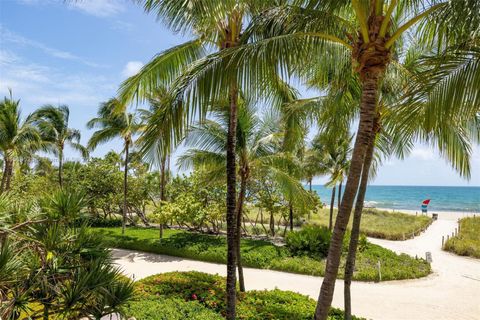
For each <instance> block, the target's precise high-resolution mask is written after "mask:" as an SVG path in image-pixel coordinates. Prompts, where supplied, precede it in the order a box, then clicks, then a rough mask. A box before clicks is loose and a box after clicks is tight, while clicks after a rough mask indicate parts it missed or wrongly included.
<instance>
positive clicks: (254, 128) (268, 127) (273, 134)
mask: <svg viewBox="0 0 480 320" xmlns="http://www.w3.org/2000/svg"><path fill="white" fill-rule="evenodd" d="M228 111H229V110H228V108H227V107H226V106H220V107H218V109H217V111H216V112H213V113H212V114H211V115H212V117H213V118H214V119H212V120H205V121H203V122H202V123H200V124H199V125H198V126H195V127H193V128H192V129H191V130H190V131H189V133H188V135H187V137H186V139H185V143H186V145H187V146H189V147H192V148H191V149H189V150H187V151H186V152H185V153H184V154H183V155H182V156H180V157H179V160H178V161H179V164H180V166H181V167H183V168H189V167H192V166H193V167H197V168H198V167H201V168H202V169H203V170H206V171H207V172H208V176H209V177H210V178H211V179H215V178H216V179H221V180H223V179H224V177H225V172H224V168H225V163H226V158H225V148H226V141H227V136H228V121H229V115H228ZM237 121H238V122H237V133H236V136H237V137H236V138H237V139H236V143H237V145H236V161H237V167H238V173H237V175H238V178H239V180H240V190H239V194H238V201H237V208H236V224H237V225H236V227H237V238H236V241H237V245H236V251H237V267H238V271H239V272H238V274H239V283H240V290H241V291H245V283H244V279H243V269H242V264H241V256H240V239H241V230H240V223H241V218H242V216H243V208H244V203H245V198H246V193H247V188H248V185H249V183H250V180H251V177H252V176H255V175H257V176H259V175H261V174H262V173H265V172H269V173H270V174H271V176H272V178H273V179H274V180H275V181H276V182H277V183H278V185H279V187H280V189H281V192H282V193H283V194H284V195H285V196H286V197H288V196H289V195H291V194H295V195H296V198H295V204H296V205H297V206H298V207H300V208H304V207H305V208H306V207H308V205H309V204H310V203H311V196H310V194H309V193H308V192H306V190H305V189H304V188H303V187H302V185H301V183H300V180H299V179H298V176H294V175H292V172H295V170H294V168H293V167H294V166H295V165H296V164H295V163H294V162H292V160H291V157H290V156H289V155H288V154H285V153H283V152H282V145H283V141H282V140H283V139H282V135H283V133H282V132H281V131H279V130H282V128H281V127H280V128H279V126H278V123H279V121H280V117H279V116H278V115H274V114H270V115H268V116H264V117H263V118H262V119H260V118H259V117H258V116H257V115H256V114H255V109H254V108H253V106H251V105H250V104H248V103H247V102H245V101H243V100H242V101H240V104H239V109H238V119H237ZM299 171H300V168H296V173H297V174H298V172H299Z"/></svg>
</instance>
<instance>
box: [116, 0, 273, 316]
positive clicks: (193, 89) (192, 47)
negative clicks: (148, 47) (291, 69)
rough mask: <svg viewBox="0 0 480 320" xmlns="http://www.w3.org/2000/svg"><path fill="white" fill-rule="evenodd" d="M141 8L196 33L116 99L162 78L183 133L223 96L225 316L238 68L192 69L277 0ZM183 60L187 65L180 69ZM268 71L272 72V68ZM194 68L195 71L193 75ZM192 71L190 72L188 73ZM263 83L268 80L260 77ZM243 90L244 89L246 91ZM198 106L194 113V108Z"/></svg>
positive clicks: (150, 1) (171, 1)
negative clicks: (213, 72)
mask: <svg viewBox="0 0 480 320" xmlns="http://www.w3.org/2000/svg"><path fill="white" fill-rule="evenodd" d="M138 2H140V3H142V4H143V7H144V9H145V11H146V12H154V13H156V15H157V16H158V17H160V18H162V19H163V20H164V21H165V22H166V24H167V25H168V26H169V27H171V28H172V29H174V30H175V31H180V32H182V31H183V32H187V31H188V32H189V31H193V32H194V33H195V34H196V39H194V40H192V41H189V42H186V43H184V44H181V45H179V46H176V47H174V48H172V49H169V50H167V51H165V52H163V53H162V54H160V55H158V56H157V57H155V58H154V59H153V60H152V61H151V62H150V63H148V64H147V65H146V66H145V67H143V68H142V70H141V71H140V72H139V73H138V74H137V75H135V76H133V77H132V78H130V79H128V80H127V81H126V82H125V83H124V84H123V85H122V88H121V93H120V97H121V100H122V101H124V102H126V101H130V100H131V99H132V98H133V97H134V96H136V97H137V98H140V99H145V98H147V97H148V95H149V94H150V93H151V92H152V91H153V90H154V89H156V88H158V87H160V86H161V85H162V84H167V85H170V83H171V82H172V81H173V80H174V79H177V78H178V76H179V75H180V74H181V75H182V76H181V77H179V78H178V80H176V81H175V84H174V85H172V86H171V87H172V88H175V90H176V92H177V93H176V96H177V97H178V98H181V99H178V101H177V102H178V103H176V106H175V109H174V113H176V114H177V115H178V116H177V117H176V119H177V121H175V122H173V123H172V125H173V126H174V127H175V128H176V129H177V133H180V134H182V133H183V134H184V133H185V131H184V129H185V128H186V127H187V125H186V124H189V123H191V121H192V119H193V118H194V116H193V115H195V114H197V115H199V116H200V117H203V116H204V115H205V114H206V112H207V109H208V107H209V106H210V104H211V101H218V100H225V99H228V101H229V104H230V112H229V117H230V119H229V130H228V132H229V134H228V139H227V148H226V171H227V197H226V198H227V199H226V204H227V205H226V207H227V247H228V250H227V285H226V286H227V312H226V313H227V314H226V316H227V319H235V313H236V312H235V304H236V292H235V283H236V274H235V269H236V254H235V243H236V240H235V239H236V223H235V210H236V207H237V204H236V196H237V195H236V171H237V170H236V161H235V146H236V141H235V138H236V134H235V133H236V124H237V106H238V98H239V97H238V95H239V91H240V89H241V88H240V83H239V81H238V70H237V68H236V67H235V66H234V65H231V64H230V63H229V59H224V60H222V61H220V62H219V63H218V61H217V62H213V61H212V63H214V64H215V65H216V66H217V67H220V69H221V70H222V72H218V73H217V74H216V76H211V75H204V76H205V77H203V80H199V79H198V76H199V75H200V74H196V70H198V66H201V65H202V64H203V63H210V59H209V57H208V56H207V53H208V52H211V50H212V49H213V50H214V52H223V51H226V50H229V49H231V48H235V47H238V46H240V45H241V44H242V43H246V41H247V39H246V38H245V37H243V32H244V25H245V21H246V20H247V19H249V18H250V17H251V16H252V15H254V14H256V13H258V12H260V11H261V10H263V9H265V8H268V7H270V6H271V5H272V4H274V3H276V2H278V1H273V0H272V1H270V0H261V1H260V0H241V1H239V0H224V1H208V0H205V1H193V0H188V1H177V0H164V1H159V0H140V1H138ZM187 66H188V68H187V69H185V68H186V67H187ZM270 71H271V72H270V76H272V75H273V74H275V70H274V68H272V69H271V70H270ZM195 74H196V76H195ZM192 75H194V76H192ZM264 83H268V82H264ZM245 92H248V91H245ZM197 112H198V113H197Z"/></svg>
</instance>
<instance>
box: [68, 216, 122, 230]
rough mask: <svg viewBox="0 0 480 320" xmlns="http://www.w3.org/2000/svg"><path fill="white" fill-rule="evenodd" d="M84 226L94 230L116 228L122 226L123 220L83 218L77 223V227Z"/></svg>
mask: <svg viewBox="0 0 480 320" xmlns="http://www.w3.org/2000/svg"><path fill="white" fill-rule="evenodd" d="M82 224H87V225H89V226H90V227H93V228H114V227H121V226H122V219H121V218H101V217H89V216H83V217H81V218H78V219H77V220H76V221H75V225H77V226H80V225H82Z"/></svg>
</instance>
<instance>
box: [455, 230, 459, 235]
mask: <svg viewBox="0 0 480 320" xmlns="http://www.w3.org/2000/svg"><path fill="white" fill-rule="evenodd" d="M455 236H458V230H457V228H455Z"/></svg>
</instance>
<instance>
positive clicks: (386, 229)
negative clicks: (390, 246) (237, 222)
mask: <svg viewBox="0 0 480 320" xmlns="http://www.w3.org/2000/svg"><path fill="white" fill-rule="evenodd" d="M257 213H258V209H257V208H251V209H250V213H249V215H248V218H249V220H250V221H252V222H254V221H255V219H256V217H257ZM333 215H334V217H333V219H334V221H335V219H336V216H337V209H334V212H333ZM329 216H330V209H329V208H323V209H320V210H318V213H316V214H312V215H311V217H310V220H308V219H307V223H310V224H317V225H322V226H327V227H328V220H329ZM279 218H280V217H276V219H279ZM267 219H268V216H267V215H266V214H265V213H264V224H265V226H266V228H267V229H268V220H267ZM432 221H433V220H432V218H431V217H429V216H424V215H413V214H407V213H401V212H391V211H387V210H378V209H371V208H366V209H363V214H362V223H361V225H360V230H361V232H362V233H364V234H365V235H366V236H368V237H372V238H379V239H388V240H405V239H411V238H413V237H414V236H417V235H419V234H420V233H421V232H422V231H424V230H425V229H427V228H428V226H429V225H430V224H431V223H432ZM351 225H352V218H350V223H349V225H348V228H350V227H351ZM256 229H257V230H263V229H262V228H261V226H260V225H259V223H257V227H256ZM280 234H281V233H280Z"/></svg>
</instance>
